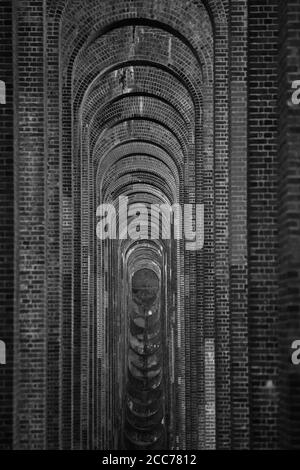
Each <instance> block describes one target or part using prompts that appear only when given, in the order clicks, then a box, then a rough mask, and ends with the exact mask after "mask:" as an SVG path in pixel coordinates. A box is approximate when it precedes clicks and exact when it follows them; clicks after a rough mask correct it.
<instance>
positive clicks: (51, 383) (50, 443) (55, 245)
mask: <svg viewBox="0 0 300 470" xmlns="http://www.w3.org/2000/svg"><path fill="white" fill-rule="evenodd" d="M47 26H48V28H47V58H48V69H47V96H48V98H47V133H48V135H47V137H48V140H47V148H48V152H47V156H48V164H47V233H46V240H47V321H48V324H47V334H48V338H47V449H50V450H51V449H59V448H60V446H61V438H62V436H61V426H60V419H61V414H62V413H61V388H62V376H63V375H64V372H65V371H63V370H62V358H61V330H62V314H61V310H62V308H61V303H62V302H61V291H62V275H61V270H62V267H61V263H60V245H61V236H60V205H61V201H62V197H61V195H62V185H61V175H60V165H61V158H60V132H59V126H60V124H59V119H60V112H59V109H60V108H59V107H60V100H59V85H60V84H59V57H58V54H59V17H57V15H56V14H55V13H54V12H50V11H49V12H48V17H47Z"/></svg>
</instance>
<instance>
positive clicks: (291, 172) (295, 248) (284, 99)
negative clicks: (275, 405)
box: [279, 0, 300, 449]
mask: <svg viewBox="0 0 300 470" xmlns="http://www.w3.org/2000/svg"><path fill="white" fill-rule="evenodd" d="M279 21H280V35H279V41H280V42H279V45H280V46H279V47H280V57H279V59H280V60H279V79H280V81H279V111H280V123H279V132H280V139H279V145H280V147H279V165H280V166H279V178H280V181H279V258H280V259H279V288H280V289H279V292H280V295H279V305H280V318H279V320H280V324H279V332H280V346H281V348H280V353H281V355H280V417H281V419H280V445H281V447H283V448H285V449H299V448H300V366H295V365H293V364H292V363H291V354H292V350H291V345H292V343H293V341H294V340H296V339H300V104H296V103H293V101H292V95H293V93H294V92H295V91H296V90H295V89H293V88H292V84H293V81H296V80H300V28H299V23H300V3H299V1H296V0H284V1H283V0H281V1H280V9H279Z"/></svg>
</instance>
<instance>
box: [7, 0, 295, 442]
mask: <svg viewBox="0 0 300 470" xmlns="http://www.w3.org/2000/svg"><path fill="white" fill-rule="evenodd" d="M278 7H280V8H278ZM14 8H15V36H14V41H15V42H17V47H16V64H17V68H16V70H15V82H14V83H15V85H16V86H17V87H16V89H15V97H16V101H15V107H16V114H15V122H14V125H15V156H16V160H15V166H16V168H15V181H16V186H15V187H16V192H15V207H16V218H15V220H16V227H15V233H16V238H15V250H16V251H15V252H16V255H17V256H16V263H17V269H16V274H17V276H18V277H17V279H16V290H15V305H16V308H15V313H14V324H15V325H13V321H12V308H13V289H12V283H13V228H14V227H13V220H14V219H13V159H12V152H13V148H12V139H13V126H12V124H13V119H12V117H13V113H12V111H13V107H12V83H13V82H12V59H11V56H10V55H9V52H10V51H11V50H12V44H13V43H12V41H13V37H12V12H11V3H10V2H6V1H2V2H1V3H0V12H1V13H2V15H1V17H0V22H2V23H1V25H2V26H3V28H1V32H0V34H1V38H2V41H1V46H2V47H3V50H4V54H3V55H2V56H1V59H0V60H1V63H2V64H3V67H2V68H1V73H3V76H0V80H1V79H4V80H6V83H7V103H6V104H5V105H3V104H0V113H1V114H2V117H4V118H5V119H2V120H1V122H0V126H1V128H2V131H1V135H0V150H1V157H2V159H3V163H4V164H3V165H2V170H1V171H2V175H3V177H4V191H3V194H2V195H1V196H2V197H3V198H4V202H5V205H2V220H3V221H4V223H3V228H4V230H3V231H2V233H1V236H2V244H1V250H2V251H1V260H2V261H3V263H2V265H1V269H2V271H1V273H2V274H1V275H2V277H3V285H4V289H3V293H1V296H2V297H1V300H2V305H3V307H4V315H2V314H1V319H0V322H1V323H0V326H1V329H0V339H5V340H6V341H7V345H8V357H9V361H8V364H7V365H6V366H5V368H3V367H2V366H0V367H1V368H0V378H1V383H0V418H1V424H0V442H1V444H0V445H1V447H4V448H8V447H10V446H11V445H12V439H13V440H14V447H15V448H22V449H23V448H27V449H38V448H49V449H56V448H62V449H71V448H73V449H92V448H111V449H112V448H116V447H120V446H122V445H123V443H122V435H123V434H122V433H121V432H120V431H121V429H122V426H123V425H124V413H123V411H124V406H123V405H124V401H123V400H124V393H125V388H126V373H127V372H126V364H127V361H126V359H127V358H126V354H127V352H126V351H127V349H128V348H127V346H126V339H125V338H126V332H127V331H128V325H127V321H128V312H127V305H128V304H127V302H128V291H129V290H130V276H131V275H132V273H133V272H134V271H135V270H136V269H138V268H141V267H145V266H149V263H150V264H151V263H152V267H153V266H155V269H157V272H158V273H160V275H162V280H161V283H162V285H163V286H164V289H165V290H164V295H162V299H163V301H162V302H163V311H164V315H165V316H164V323H163V336H162V344H163V345H164V348H165V351H164V352H165V356H164V366H163V367H164V380H165V385H164V390H165V394H166V409H165V417H166V422H165V426H166V429H167V445H168V447H170V448H180V449H190V448H199V449H202V448H214V447H217V448H219V449H247V448H249V447H251V448H258V449H265V448H266V449H273V448H276V447H277V446H278V442H279V441H278V434H280V441H281V444H280V445H281V446H282V447H287V448H296V447H299V437H298V436H299V432H298V431H299V419H298V418H299V416H300V415H299V399H298V395H299V374H298V372H296V370H295V369H294V368H292V367H290V366H289V365H288V364H287V357H288V354H289V352H290V351H289V350H288V352H287V348H288V347H289V341H292V340H293V339H296V338H297V328H299V310H298V309H299V304H300V301H299V275H300V274H299V260H298V257H297V253H298V251H299V250H298V245H299V217H298V216H299V212H300V211H299V207H298V206H299V204H298V203H299V184H298V183H299V181H298V180H299V175H298V173H299V171H298V170H299V158H298V157H299V146H300V143H299V128H298V127H299V126H298V123H297V119H298V114H299V109H300V108H296V107H294V106H292V105H291V103H290V101H289V99H290V88H291V82H292V80H297V79H298V80H300V76H298V75H299V73H300V68H299V48H298V43H299V28H298V23H299V2H298V1H297V0H287V1H285V2H284V1H283V0H282V1H279V0H265V1H263V2H258V1H254V0H248V1H246V0H230V1H229V0H205V1H203V2H202V1H200V0H195V1H194V2H183V1H182V0H173V1H167V0H162V1H155V0H151V1H144V2H140V1H136V0H133V1H129V0H128V1H127V0H126V1H123V0H122V1H121V0H114V1H112V0H101V1H98V0H93V1H92V0H89V1H87V0H72V1H69V0H47V1H46V0H20V1H18V2H15V3H14ZM279 32H280V36H279ZM278 37H279V38H280V45H279V43H278ZM279 49H280V54H278V51H279ZM278 66H279V67H278ZM278 72H279V74H278ZM278 75H279V81H278ZM278 90H279V109H280V113H281V119H280V121H279V120H278V106H277V105H278V100H277V98H278V96H277V95H278ZM278 124H279V127H278ZM278 135H279V139H278ZM278 142H279V145H278ZM119 195H126V196H128V198H129V199H130V201H131V202H141V201H142V202H146V203H147V204H150V203H162V202H166V201H167V200H169V201H170V202H172V203H173V202H180V203H187V202H188V203H195V202H196V203H204V205H205V246H204V249H203V251H202V252H199V253H193V252H190V251H187V250H185V248H184V243H183V242H180V243H177V242H169V241H166V240H163V241H158V242H156V241H150V242H149V243H148V244H147V243H138V242H131V241H128V240H123V241H116V242H104V243H100V242H98V241H97V239H96V236H95V229H96V223H97V220H96V217H95V213H96V207H97V205H98V204H99V203H101V202H104V201H105V202H110V201H116V200H117V199H118V196H119ZM278 205H279V211H278ZM156 223H157V221H156ZM278 234H279V238H278ZM297 250H298V251H297ZM278 287H279V289H280V290H278ZM278 292H279V293H280V295H279V296H278ZM278 304H279V306H280V310H279V316H278V311H277V308H278ZM278 319H279V322H278ZM13 328H14V345H15V352H16V356H15V390H14V393H13V390H12V361H13V351H12V348H13V341H12V336H13ZM279 333H280V334H279ZM3 335H6V337H5V338H2V336H3ZM291 335H295V338H291V337H290V336H291ZM298 336H299V335H298ZM278 344H280V345H281V350H280V354H279V352H278ZM116 384H117V385H116ZM13 398H14V404H15V407H14V416H15V420H14V428H13V426H12V403H13ZM278 399H279V400H280V408H279V410H278V403H279V401H278ZM278 411H280V416H279V417H280V420H279V421H278ZM2 417H3V419H2ZM13 431H14V437H13Z"/></svg>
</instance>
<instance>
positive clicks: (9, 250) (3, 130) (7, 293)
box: [0, 1, 14, 449]
mask: <svg viewBox="0 0 300 470" xmlns="http://www.w3.org/2000/svg"><path fill="white" fill-rule="evenodd" d="M12 33H13V31H12V2H11V1H1V2H0V49H1V53H0V80H1V81H3V82H5V88H6V100H5V101H6V103H5V104H4V103H2V102H1V104H0V156H1V170H0V172H1V205H0V210H1V231H0V237H1V242H0V253H1V254H0V276H1V290H0V306H1V307H0V308H1V310H0V340H2V341H4V342H5V344H6V365H0V449H10V448H11V447H12V422H13V412H12V406H13V357H14V355H13V283H14V269H13V266H14V261H13V257H14V176H13V171H14V158H13V135H14V134H13V63H12V61H13V58H12V55H13V44H12V38H13V35H12Z"/></svg>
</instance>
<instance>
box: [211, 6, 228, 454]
mask: <svg viewBox="0 0 300 470" xmlns="http://www.w3.org/2000/svg"><path fill="white" fill-rule="evenodd" d="M226 3H228V2H226ZM227 6H228V5H227ZM216 26H217V27H216V32H215V90H214V100H215V116H214V119H215V161H214V171H215V227H216V228H215V300H216V311H215V319H216V432H217V435H216V442H217V444H216V446H217V448H218V449H220V450H223V449H230V448H231V390H230V388H231V387H230V385H231V383H230V309H229V237H228V225H229V206H228V203H229V201H228V199H229V194H228V178H229V164H228V150H229V149H228V144H229V142H228V124H229V123H228V120H229V119H228V118H229V109H228V86H229V83H228V79H229V77H228V71H229V68H228V67H229V65H228V25H227V22H225V21H224V20H223V21H222V22H220V23H219V24H217V25H216Z"/></svg>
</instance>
